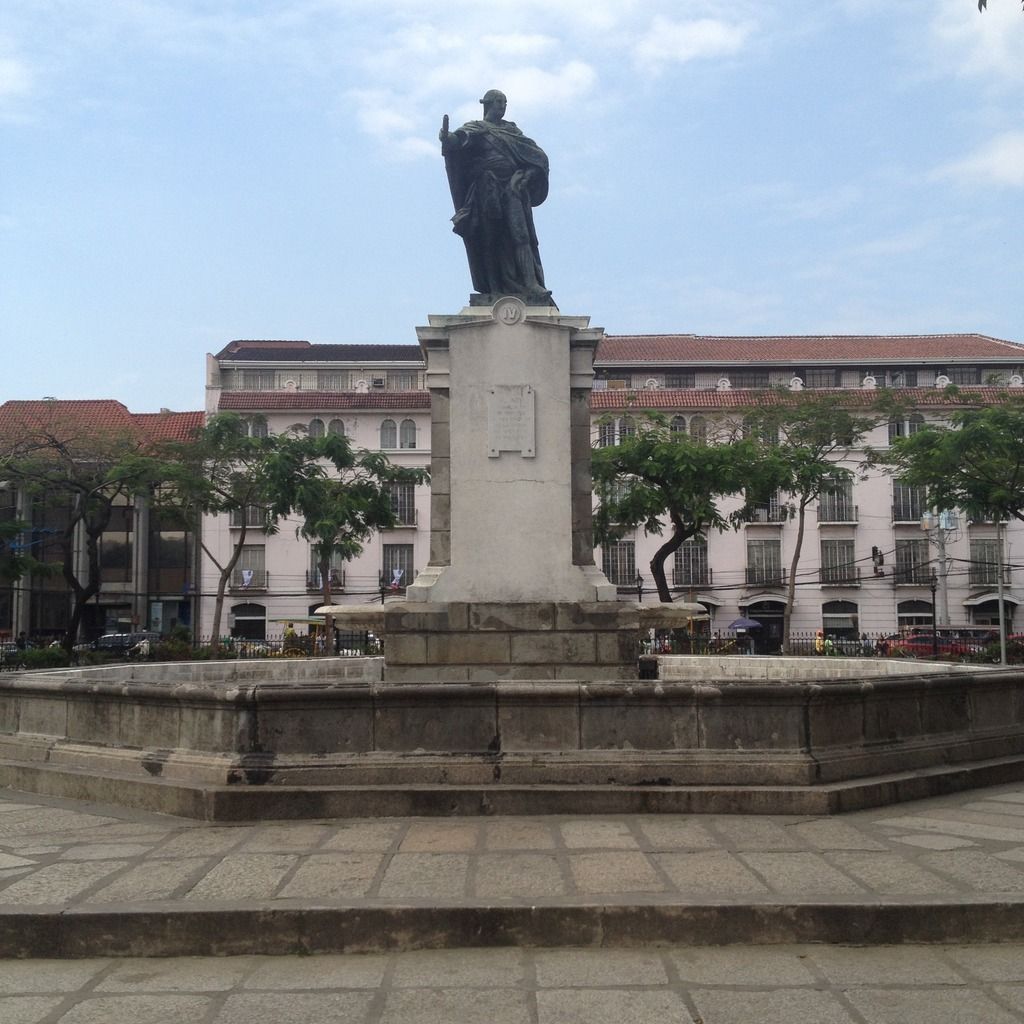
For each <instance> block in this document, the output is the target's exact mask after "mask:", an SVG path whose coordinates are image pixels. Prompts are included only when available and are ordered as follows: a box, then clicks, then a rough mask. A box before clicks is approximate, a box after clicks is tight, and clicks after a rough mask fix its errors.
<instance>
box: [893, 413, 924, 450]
mask: <svg viewBox="0 0 1024 1024" xmlns="http://www.w3.org/2000/svg"><path fill="white" fill-rule="evenodd" d="M923 427H924V417H923V416H922V415H921V414H920V413H919V412H913V413H911V414H910V415H909V416H901V417H899V418H897V419H894V420H889V444H892V443H893V441H895V440H896V439H897V438H899V437H910V435H911V434H916V433H917V432H918V431H919V430H921V429H922V428H923Z"/></svg>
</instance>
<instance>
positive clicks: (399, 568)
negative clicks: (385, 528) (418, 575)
mask: <svg viewBox="0 0 1024 1024" xmlns="http://www.w3.org/2000/svg"><path fill="white" fill-rule="evenodd" d="M412 559H413V546H412V545H411V544H385V545H384V561H383V564H382V566H381V581H382V583H383V585H384V586H385V587H389V588H391V589H392V590H404V589H405V588H406V587H407V586H408V585H409V584H410V583H412V581H413V577H414V575H415V570H414V569H413V564H412Z"/></svg>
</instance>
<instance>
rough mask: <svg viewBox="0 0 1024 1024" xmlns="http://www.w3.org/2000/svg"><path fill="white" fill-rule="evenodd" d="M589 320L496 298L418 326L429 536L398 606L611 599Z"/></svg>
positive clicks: (594, 332)
mask: <svg viewBox="0 0 1024 1024" xmlns="http://www.w3.org/2000/svg"><path fill="white" fill-rule="evenodd" d="M589 322H590V321H589V318H587V317H566V316H562V315H560V314H559V313H558V311H557V310H556V309H540V308H534V307H527V306H526V305H524V303H523V302H522V301H520V300H519V299H516V298H505V299H501V300H499V301H498V302H497V303H495V304H494V306H493V307H469V308H467V309H465V310H463V312H462V313H460V314H458V315H455V316H431V317H430V325H429V326H428V327H421V328H419V329H418V330H417V334H418V336H419V340H420V345H421V347H422V348H423V352H424V355H425V357H426V362H427V387H428V388H429V390H430V397H431V474H432V479H431V507H430V519H431V538H430V561H429V564H428V565H427V566H426V568H425V569H423V570H422V571H421V572H420V574H419V576H418V577H417V579H416V580H415V581H414V582H413V583H412V584H411V585H410V586H409V587H408V590H407V598H408V600H409V601H410V602H417V603H418V602H427V603H431V604H444V603H450V602H470V603H501V604H506V605H509V604H521V603H532V602H546V603H550V602H556V603H557V602H585V603H587V602H600V601H614V600H615V599H616V591H615V587H614V586H613V585H612V584H611V583H609V582H608V580H607V579H606V578H605V576H604V574H603V573H601V572H600V570H598V569H597V567H596V566H595V565H594V556H593V536H592V531H591V511H592V508H591V501H592V498H591V484H590V405H589V402H590V389H591V383H592V380H593V358H594V351H595V349H596V348H597V345H598V342H599V341H600V339H601V336H602V332H601V331H600V330H599V329H591V328H589ZM453 481H454V482H455V486H452V483H453Z"/></svg>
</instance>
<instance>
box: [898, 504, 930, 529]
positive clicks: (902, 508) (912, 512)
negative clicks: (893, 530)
mask: <svg viewBox="0 0 1024 1024" xmlns="http://www.w3.org/2000/svg"><path fill="white" fill-rule="evenodd" d="M924 513H925V506H924V502H921V501H912V500H907V501H894V502H893V505H892V521H893V522H894V523H913V524H914V525H915V526H917V525H920V523H921V519H922V517H923V516H924Z"/></svg>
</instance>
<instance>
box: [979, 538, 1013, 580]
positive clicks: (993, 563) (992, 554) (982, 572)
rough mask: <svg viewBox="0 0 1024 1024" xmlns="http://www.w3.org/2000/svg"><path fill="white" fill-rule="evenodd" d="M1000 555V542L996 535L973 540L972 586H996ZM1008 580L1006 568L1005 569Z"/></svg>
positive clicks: (1000, 560) (1000, 562)
mask: <svg viewBox="0 0 1024 1024" xmlns="http://www.w3.org/2000/svg"><path fill="white" fill-rule="evenodd" d="M1002 562H1003V559H1002V558H1001V557H1000V551H999V542H998V541H997V540H996V539H995V538H994V537H989V538H982V539H980V540H972V541H971V570H970V585H971V586H972V587H994V586H997V585H998V583H999V567H1000V565H1002ZM1003 574H1004V575H1003V582H1004V583H1005V582H1006V570H1005V569H1004V570H1003Z"/></svg>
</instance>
